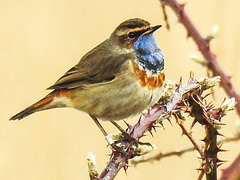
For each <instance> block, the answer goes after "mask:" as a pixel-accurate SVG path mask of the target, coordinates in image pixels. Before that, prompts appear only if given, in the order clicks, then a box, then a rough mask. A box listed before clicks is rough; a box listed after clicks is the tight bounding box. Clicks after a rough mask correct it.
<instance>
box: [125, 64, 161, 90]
mask: <svg viewBox="0 0 240 180" xmlns="http://www.w3.org/2000/svg"><path fill="white" fill-rule="evenodd" d="M130 66H131V69H132V71H133V73H134V74H135V76H136V77H137V79H138V82H139V84H140V85H141V86H142V87H147V88H148V89H149V90H154V89H156V88H160V87H162V86H163V84H164V81H165V74H164V73H163V72H161V73H159V74H152V73H151V72H147V71H146V70H145V69H143V68H140V66H139V65H138V64H137V63H136V62H134V61H130Z"/></svg>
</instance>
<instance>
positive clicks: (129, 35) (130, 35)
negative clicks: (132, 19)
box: [128, 32, 136, 39]
mask: <svg viewBox="0 0 240 180" xmlns="http://www.w3.org/2000/svg"><path fill="white" fill-rule="evenodd" d="M128 37H129V38H130V39H134V38H135V37H136V33H135V32H130V33H128Z"/></svg>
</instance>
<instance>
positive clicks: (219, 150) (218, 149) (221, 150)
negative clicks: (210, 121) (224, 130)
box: [217, 147, 227, 152]
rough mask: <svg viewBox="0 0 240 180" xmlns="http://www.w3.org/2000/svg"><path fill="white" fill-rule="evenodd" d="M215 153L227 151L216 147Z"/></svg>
mask: <svg viewBox="0 0 240 180" xmlns="http://www.w3.org/2000/svg"><path fill="white" fill-rule="evenodd" d="M217 151H218V152H223V151H227V150H225V149H221V148H220V147H217Z"/></svg>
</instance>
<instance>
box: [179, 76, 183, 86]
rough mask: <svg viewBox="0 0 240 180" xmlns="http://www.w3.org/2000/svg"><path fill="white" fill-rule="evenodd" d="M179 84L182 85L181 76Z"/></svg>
mask: <svg viewBox="0 0 240 180" xmlns="http://www.w3.org/2000/svg"><path fill="white" fill-rule="evenodd" d="M179 85H182V76H181V77H180V80H179Z"/></svg>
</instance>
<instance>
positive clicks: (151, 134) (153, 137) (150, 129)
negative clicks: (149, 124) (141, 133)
mask: <svg viewBox="0 0 240 180" xmlns="http://www.w3.org/2000/svg"><path fill="white" fill-rule="evenodd" d="M149 133H150V134H151V136H152V137H153V138H154V136H153V133H152V131H151V129H150V130H149Z"/></svg>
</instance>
